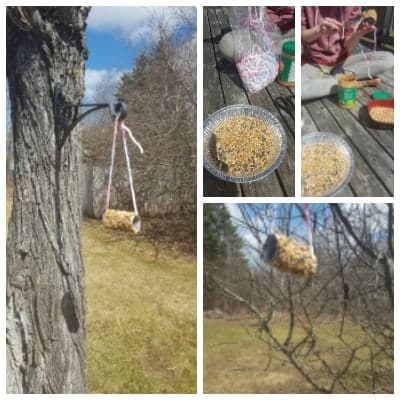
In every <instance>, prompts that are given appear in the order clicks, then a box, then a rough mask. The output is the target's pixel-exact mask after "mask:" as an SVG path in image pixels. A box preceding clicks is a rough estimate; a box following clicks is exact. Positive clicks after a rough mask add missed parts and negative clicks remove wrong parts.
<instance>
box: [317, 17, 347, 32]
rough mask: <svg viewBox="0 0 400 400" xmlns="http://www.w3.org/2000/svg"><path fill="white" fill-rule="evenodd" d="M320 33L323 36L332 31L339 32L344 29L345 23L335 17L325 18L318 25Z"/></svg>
mask: <svg viewBox="0 0 400 400" xmlns="http://www.w3.org/2000/svg"><path fill="white" fill-rule="evenodd" d="M318 28H319V33H320V35H321V36H324V35H330V34H331V33H332V32H339V31H340V30H342V28H343V25H342V24H341V23H340V22H339V21H336V20H335V19H333V18H324V20H323V21H322V22H321V23H320V24H319V25H318Z"/></svg>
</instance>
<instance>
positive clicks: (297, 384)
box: [204, 319, 393, 393]
mask: <svg viewBox="0 0 400 400" xmlns="http://www.w3.org/2000/svg"><path fill="white" fill-rule="evenodd" d="M346 326H347V328H346V331H345V337H346V340H347V341H352V342H354V343H355V344H358V343H361V340H363V335H362V333H361V331H360V329H358V328H357V327H356V326H354V325H351V324H349V323H347V324H346ZM337 328H338V326H337V325H336V323H333V322H329V323H328V322H327V323H320V324H319V325H318V326H317V327H316V336H317V340H318V343H319V348H320V350H321V354H322V355H323V357H324V358H325V359H326V360H327V361H328V362H329V363H330V364H331V365H333V366H335V367H337V368H339V367H340V366H342V367H343V359H345V357H347V353H346V352H345V349H344V347H343V345H342V344H341V343H340V342H339V340H338V339H337V337H336V335H335V333H336V332H335V330H336V329H337ZM273 331H274V334H275V335H276V336H277V337H278V338H279V339H280V340H282V339H283V338H285V334H286V332H287V324H286V323H285V322H274V324H273ZM300 335H301V332H300V331H295V338H296V336H297V337H300ZM357 355H358V356H359V357H360V358H363V357H365V356H366V354H365V352H364V351H360V352H359V353H358V354H357ZM268 359H269V357H268V346H267V345H266V343H265V342H263V341H261V340H260V339H259V337H258V330H257V325H256V321H254V320H224V319H205V320H204V391H205V393H316V390H315V389H314V388H313V387H312V386H311V385H310V384H308V383H307V382H306V381H305V379H304V378H303V377H302V376H301V375H300V373H299V372H298V371H297V370H296V369H295V368H294V367H293V366H292V365H291V364H290V363H289V362H288V360H287V359H286V358H285V356H284V355H283V354H282V353H280V352H279V351H277V350H272V352H271V364H270V365H269V368H267V364H268ZM382 362H384V363H385V370H384V373H381V374H380V376H379V386H380V388H381V389H382V390H384V391H388V392H392V391H393V362H391V361H387V360H384V361H382ZM306 365H307V368H308V369H309V371H311V375H312V376H314V377H317V379H318V382H319V383H325V384H327V383H328V382H329V381H330V380H329V377H328V376H326V375H324V373H323V369H322V368H321V366H320V365H319V362H317V361H316V360H315V359H312V358H310V359H309V360H308V362H307V364H306ZM388 371H389V373H388ZM370 381H371V378H370V370H369V364H368V363H366V362H363V361H356V362H355V363H354V364H353V365H352V367H351V369H350V370H349V372H348V374H347V375H346V381H345V383H346V384H347V385H348V386H349V387H350V389H351V391H352V392H354V393H363V392H368V390H369V388H370Z"/></svg>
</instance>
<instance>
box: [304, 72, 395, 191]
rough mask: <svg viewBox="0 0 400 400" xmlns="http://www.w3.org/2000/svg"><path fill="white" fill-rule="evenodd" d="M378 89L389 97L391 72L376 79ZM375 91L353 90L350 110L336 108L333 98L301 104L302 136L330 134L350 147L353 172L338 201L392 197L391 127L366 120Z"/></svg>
mask: <svg viewBox="0 0 400 400" xmlns="http://www.w3.org/2000/svg"><path fill="white" fill-rule="evenodd" d="M379 78H381V85H380V87H379V89H382V90H384V91H386V92H388V93H390V94H391V95H392V96H393V71H389V72H385V73H383V74H381V75H379ZM375 90H377V88H372V87H368V88H363V89H358V90H357V102H356V104H355V106H354V107H353V108H352V109H350V110H344V109H342V108H340V107H339V106H338V103H337V96H335V95H333V96H330V97H326V98H323V99H319V100H312V101H308V102H303V103H302V107H301V116H302V122H303V128H302V134H303V135H304V134H307V133H310V132H315V131H323V132H333V133H336V134H338V135H339V136H341V137H342V138H343V139H344V140H346V141H347V143H348V144H349V145H350V146H351V148H352V150H353V154H354V159H355V168H354V172H353V176H352V179H351V181H350V183H349V184H348V185H347V186H346V187H345V188H344V190H343V191H342V192H341V193H339V194H338V196H341V197H352V196H365V197H367V196H368V197H385V196H393V137H394V135H393V126H383V125H379V124H376V123H374V122H373V121H371V120H370V118H369V116H368V110H367V103H368V100H369V99H370V96H371V94H372V92H374V91H375Z"/></svg>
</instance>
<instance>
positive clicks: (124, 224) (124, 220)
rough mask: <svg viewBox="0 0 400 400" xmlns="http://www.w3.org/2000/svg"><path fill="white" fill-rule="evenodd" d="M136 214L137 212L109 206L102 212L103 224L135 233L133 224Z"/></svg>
mask: <svg viewBox="0 0 400 400" xmlns="http://www.w3.org/2000/svg"><path fill="white" fill-rule="evenodd" d="M136 216H137V214H136V213H134V212H132V211H122V210H113V209H111V208H109V209H107V210H106V211H105V212H104V214H103V224H104V226H106V227H107V228H111V229H118V230H122V231H130V232H132V231H133V232H135V233H137V230H136V229H134V226H133V222H134V218H135V217H136Z"/></svg>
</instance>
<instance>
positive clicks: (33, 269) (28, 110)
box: [7, 7, 89, 393]
mask: <svg viewBox="0 0 400 400" xmlns="http://www.w3.org/2000/svg"><path fill="white" fill-rule="evenodd" d="M88 12H89V8H87V7H8V8H7V78H8V83H9V90H10V100H11V119H12V125H13V141H14V159H15V168H14V197H13V210H12V215H11V220H10V224H9V237H8V240H7V391H8V392H9V393H83V392H85V391H86V348H85V304H84V270H83V264H82V254H81V237H80V224H81V217H80V209H81V208H80V196H79V163H80V160H79V157H78V151H77V148H76V146H75V145H74V144H73V143H72V141H71V138H70V137H69V138H68V139H67V140H66V142H65V144H64V146H62V147H61V148H60V146H61V135H62V134H63V130H62V129H60V127H59V126H58V125H57V123H56V121H55V118H54V108H53V90H54V86H55V84H56V83H59V84H61V86H62V88H63V99H62V102H61V103H62V109H63V112H64V114H65V122H72V120H73V118H74V116H75V115H76V112H77V106H78V105H79V103H80V101H81V98H82V95H83V91H84V59H85V57H86V48H85V43H84V30H85V20H86V18H87V15H88ZM72 135H74V134H73V133H72ZM74 140H75V141H76V140H79V138H78V137H77V136H76V137H75V138H74Z"/></svg>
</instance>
